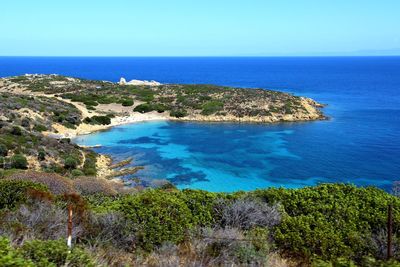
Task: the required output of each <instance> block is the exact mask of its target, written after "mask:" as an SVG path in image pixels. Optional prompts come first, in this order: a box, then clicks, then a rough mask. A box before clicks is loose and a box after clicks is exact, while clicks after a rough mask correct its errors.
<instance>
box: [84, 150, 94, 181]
mask: <svg viewBox="0 0 400 267" xmlns="http://www.w3.org/2000/svg"><path fill="white" fill-rule="evenodd" d="M96 162H97V155H96V153H94V152H89V153H86V158H85V162H84V163H83V169H82V171H83V173H84V174H85V175H88V176H95V175H96V174H97V169H96V168H97V167H96Z"/></svg>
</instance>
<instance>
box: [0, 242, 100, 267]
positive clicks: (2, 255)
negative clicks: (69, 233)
mask: <svg viewBox="0 0 400 267" xmlns="http://www.w3.org/2000/svg"><path fill="white" fill-rule="evenodd" d="M0 265H1V266H77V267H78V266H95V264H94V261H93V260H92V259H91V258H90V256H89V255H88V254H87V253H85V252H84V251H83V250H82V249H80V248H77V247H76V248H74V249H72V251H71V252H68V247H67V245H66V244H65V241H64V240H51V241H40V240H32V241H28V242H26V243H25V244H24V245H23V246H21V247H20V248H13V247H11V246H10V244H9V241H8V240H7V239H6V238H4V237H0Z"/></svg>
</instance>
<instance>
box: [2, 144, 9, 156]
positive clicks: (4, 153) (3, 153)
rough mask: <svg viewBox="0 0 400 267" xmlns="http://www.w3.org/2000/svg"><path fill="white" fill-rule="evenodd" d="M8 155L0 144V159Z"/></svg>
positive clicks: (6, 149) (5, 148) (4, 147)
mask: <svg viewBox="0 0 400 267" xmlns="http://www.w3.org/2000/svg"><path fill="white" fill-rule="evenodd" d="M7 155H8V148H7V147H6V146H5V145H3V144H0V157H6V156H7Z"/></svg>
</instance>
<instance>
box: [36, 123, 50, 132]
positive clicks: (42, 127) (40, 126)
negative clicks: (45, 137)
mask: <svg viewBox="0 0 400 267" xmlns="http://www.w3.org/2000/svg"><path fill="white" fill-rule="evenodd" d="M33 130H34V131H37V132H44V131H47V127H46V126H44V125H42V124H36V125H35V126H34V127H33Z"/></svg>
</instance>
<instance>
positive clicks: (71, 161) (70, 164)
mask: <svg viewBox="0 0 400 267" xmlns="http://www.w3.org/2000/svg"><path fill="white" fill-rule="evenodd" d="M78 164H79V161H78V159H77V158H75V157H73V156H69V157H67V158H66V159H65V160H64V168H65V169H76V167H77V166H78Z"/></svg>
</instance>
